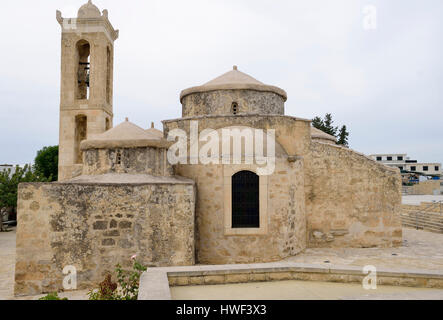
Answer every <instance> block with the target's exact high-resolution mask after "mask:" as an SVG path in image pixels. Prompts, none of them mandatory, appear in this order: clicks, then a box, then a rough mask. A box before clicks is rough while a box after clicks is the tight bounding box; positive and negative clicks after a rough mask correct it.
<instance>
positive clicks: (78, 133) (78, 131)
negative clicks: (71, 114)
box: [74, 115, 88, 163]
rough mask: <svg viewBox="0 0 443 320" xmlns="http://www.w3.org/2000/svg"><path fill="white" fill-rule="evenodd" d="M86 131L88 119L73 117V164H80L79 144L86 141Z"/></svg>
mask: <svg viewBox="0 0 443 320" xmlns="http://www.w3.org/2000/svg"><path fill="white" fill-rule="evenodd" d="M87 131H88V119H87V117H86V116H85V115H78V116H76V117H75V141H74V160H75V163H82V152H81V150H80V143H81V142H82V141H83V140H85V139H86V136H87Z"/></svg>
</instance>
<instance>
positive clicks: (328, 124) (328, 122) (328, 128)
mask: <svg viewBox="0 0 443 320" xmlns="http://www.w3.org/2000/svg"><path fill="white" fill-rule="evenodd" d="M323 123H324V130H323V131H324V132H326V133H327V134H330V135H331V136H334V137H335V136H336V135H337V130H338V127H334V126H333V125H332V124H333V123H334V121H333V120H332V115H331V114H330V113H327V114H326V115H325V120H323Z"/></svg>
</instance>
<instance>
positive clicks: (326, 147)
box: [305, 142, 402, 247]
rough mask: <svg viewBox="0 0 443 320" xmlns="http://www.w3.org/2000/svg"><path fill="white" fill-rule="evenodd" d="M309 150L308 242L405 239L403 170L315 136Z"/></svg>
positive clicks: (365, 243) (393, 242) (387, 243)
mask: <svg viewBox="0 0 443 320" xmlns="http://www.w3.org/2000/svg"><path fill="white" fill-rule="evenodd" d="M310 150H311V152H310V153H308V154H307V156H306V160H307V161H305V166H306V168H305V169H306V171H305V172H306V173H305V174H306V179H305V190H306V213H307V226H308V230H307V232H308V247H375V246H378V247H391V246H398V245H400V244H401V239H402V238H401V236H402V231H401V222H400V211H401V178H400V173H399V172H398V170H394V169H391V168H389V167H387V166H384V165H381V164H379V163H376V162H375V161H373V160H371V159H369V158H368V157H366V156H364V155H362V154H359V153H357V152H355V151H353V150H350V149H348V148H344V147H339V146H335V145H331V144H325V143H319V142H312V143H311V148H310Z"/></svg>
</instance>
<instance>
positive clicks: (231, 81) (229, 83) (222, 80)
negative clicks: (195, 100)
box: [180, 66, 287, 101]
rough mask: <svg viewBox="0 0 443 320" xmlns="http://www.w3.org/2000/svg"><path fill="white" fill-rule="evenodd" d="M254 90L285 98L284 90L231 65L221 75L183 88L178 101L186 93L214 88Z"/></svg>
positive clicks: (212, 89) (213, 89)
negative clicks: (272, 93) (203, 82)
mask: <svg viewBox="0 0 443 320" xmlns="http://www.w3.org/2000/svg"><path fill="white" fill-rule="evenodd" d="M236 89H239V90H241V89H244V90H248V89H249V90H256V91H264V92H274V93H276V94H278V95H280V96H282V97H283V99H284V101H286V100H287V95H286V92H285V91H284V90H282V89H280V88H278V87H275V86H269V85H266V84H264V83H262V82H260V81H258V80H257V79H254V78H253V77H251V76H250V75H247V74H246V73H243V72H241V71H238V68H237V66H234V67H233V70H231V71H229V72H226V73H225V74H222V75H221V76H219V77H217V78H215V79H213V80H211V81H209V82H207V83H205V84H204V85H202V86H198V87H192V88H189V89H186V90H183V91H182V92H181V94H180V101H182V100H183V98H184V97H185V96H187V95H190V94H192V93H197V92H208V91H215V90H236Z"/></svg>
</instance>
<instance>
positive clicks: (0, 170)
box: [0, 164, 15, 175]
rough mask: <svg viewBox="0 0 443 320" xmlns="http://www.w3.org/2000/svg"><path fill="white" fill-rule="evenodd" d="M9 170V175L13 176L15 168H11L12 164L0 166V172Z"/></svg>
mask: <svg viewBox="0 0 443 320" xmlns="http://www.w3.org/2000/svg"><path fill="white" fill-rule="evenodd" d="M9 169H10V170H11V175H12V174H14V172H15V166H13V165H12V164H0V172H3V171H6V170H9Z"/></svg>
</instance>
